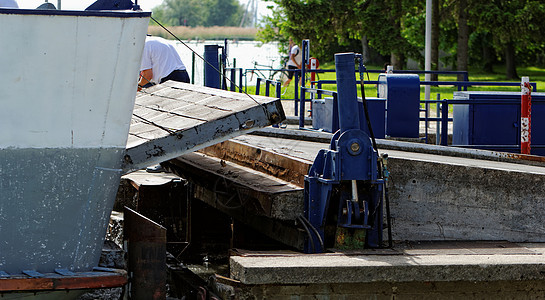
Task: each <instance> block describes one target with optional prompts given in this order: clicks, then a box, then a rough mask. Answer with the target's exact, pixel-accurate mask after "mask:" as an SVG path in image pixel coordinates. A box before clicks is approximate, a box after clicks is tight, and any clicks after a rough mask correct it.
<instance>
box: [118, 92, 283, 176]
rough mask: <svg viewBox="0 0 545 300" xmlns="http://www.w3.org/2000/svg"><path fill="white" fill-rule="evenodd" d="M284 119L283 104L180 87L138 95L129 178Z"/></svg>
mask: <svg viewBox="0 0 545 300" xmlns="http://www.w3.org/2000/svg"><path fill="white" fill-rule="evenodd" d="M284 119H285V115H284V111H283V109H282V104H281V103H280V100H279V99H275V98H269V97H263V96H251V97H250V96H248V95H245V94H241V93H234V92H228V91H223V90H218V89H212V88H207V87H200V86H195V85H191V84H185V83H180V82H172V81H171V82H166V83H163V84H160V85H156V86H153V87H151V88H148V89H145V90H144V91H142V92H139V93H138V95H137V97H136V103H135V107H134V111H133V118H132V120H131V127H130V132H129V138H128V141H127V150H126V155H125V160H124V162H123V171H124V173H129V172H132V171H135V170H138V169H142V168H145V167H147V166H150V165H153V164H157V163H160V162H163V161H166V160H169V159H172V158H175V157H178V156H180V155H182V154H185V153H188V152H192V151H196V150H199V149H202V148H204V147H207V146H210V145H213V144H216V143H219V142H222V141H225V140H227V139H230V138H233V137H236V136H239V135H242V134H245V133H249V132H252V131H254V130H256V129H259V128H262V127H265V126H268V125H271V124H276V123H279V122H281V121H282V120H284Z"/></svg>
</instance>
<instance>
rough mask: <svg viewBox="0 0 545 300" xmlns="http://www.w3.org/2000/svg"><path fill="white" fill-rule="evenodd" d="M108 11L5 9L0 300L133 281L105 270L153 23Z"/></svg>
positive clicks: (1, 15) (0, 12)
mask: <svg viewBox="0 0 545 300" xmlns="http://www.w3.org/2000/svg"><path fill="white" fill-rule="evenodd" d="M99 2H108V1H97V3H99ZM111 2H112V3H113V4H112V7H114V6H115V8H121V10H110V8H105V9H108V10H105V9H100V6H99V7H97V6H96V5H95V7H94V9H93V10H85V11H65V10H45V9H11V8H0V28H2V30H0V40H2V41H3V47H2V50H1V52H0V53H1V55H0V65H1V66H2V67H3V69H4V71H3V72H2V73H1V74H0V81H1V82H2V84H3V87H2V89H1V90H0V103H1V105H2V108H1V109H0V128H2V130H1V131H0V293H1V294H2V297H7V299H9V298H10V296H11V297H22V296H30V297H42V298H48V297H49V298H51V299H60V298H74V297H77V296H78V295H79V293H81V292H80V291H79V289H81V288H86V287H92V285H93V284H89V283H88V281H89V280H88V279H89V278H90V277H93V276H94V277H93V278H95V280H94V281H93V282H94V284H95V285H99V286H100V287H107V286H108V285H117V286H121V285H122V284H124V282H126V274H124V275H123V274H120V273H115V272H113V273H112V274H113V275H111V276H110V277H108V276H109V275H108V274H106V275H104V274H103V273H101V272H97V269H96V267H97V265H98V262H99V258H100V255H101V249H102V246H103V242H104V237H105V233H106V228H107V224H108V222H109V218H110V213H111V211H112V208H113V204H114V201H115V197H116V192H117V189H118V185H119V180H120V177H121V175H122V169H121V164H122V158H123V154H124V151H125V146H126V143H127V138H128V132H129V126H130V121H131V116H132V111H133V107H134V100H135V95H136V92H137V78H138V73H139V67H140V60H141V55H142V50H143V46H144V41H145V37H146V32H147V27H148V23H149V17H150V15H151V13H150V12H143V11H140V10H132V9H125V8H126V7H120V6H119V5H118V4H119V2H120V1H111ZM114 2H115V3H114ZM129 2H130V1H129ZM125 3H126V2H125ZM95 4H96V3H95ZM131 4H132V3H131ZM103 271H104V270H103ZM105 271H111V270H105ZM106 273H108V272H106ZM112 276H113V277H112ZM97 278H98V279H97ZM100 278H102V279H100ZM123 278H125V279H123ZM85 282H87V283H85ZM108 282H109V283H108ZM56 289H57V290H58V289H61V290H62V291H61V292H56V294H55V293H51V291H54V290H56ZM69 290H73V292H72V293H67V291H69ZM28 291H31V292H30V293H27V294H25V292H28Z"/></svg>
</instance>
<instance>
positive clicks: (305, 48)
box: [295, 40, 309, 128]
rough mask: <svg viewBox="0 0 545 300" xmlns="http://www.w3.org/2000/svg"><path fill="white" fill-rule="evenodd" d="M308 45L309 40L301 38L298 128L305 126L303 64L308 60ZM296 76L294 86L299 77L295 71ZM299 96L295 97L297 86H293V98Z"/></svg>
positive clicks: (296, 84) (297, 82)
mask: <svg viewBox="0 0 545 300" xmlns="http://www.w3.org/2000/svg"><path fill="white" fill-rule="evenodd" d="M308 47H309V40H303V43H302V49H301V51H302V53H301V54H302V55H301V57H302V59H301V79H300V81H301V86H300V89H301V102H300V103H299V113H300V115H299V128H304V127H305V98H306V97H305V96H306V95H305V91H304V88H305V65H306V64H307V62H308ZM295 74H296V76H295V86H298V84H299V78H297V77H298V76H297V72H296V73H295ZM297 98H299V97H297V88H295V99H297ZM296 101H297V100H296Z"/></svg>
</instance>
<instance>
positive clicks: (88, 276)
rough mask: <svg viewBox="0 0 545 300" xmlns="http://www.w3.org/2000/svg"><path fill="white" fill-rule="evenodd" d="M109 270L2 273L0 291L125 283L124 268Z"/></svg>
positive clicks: (56, 288)
mask: <svg viewBox="0 0 545 300" xmlns="http://www.w3.org/2000/svg"><path fill="white" fill-rule="evenodd" d="M109 270H111V271H110V272H101V271H99V272H73V275H61V274H57V273H45V274H41V275H42V277H32V278H30V277H29V276H27V275H22V274H17V275H7V276H6V275H3V276H2V277H1V278H0V292H20V291H27V292H29V291H48V290H50V291H54V290H77V289H98V288H114V287H120V286H123V285H125V284H126V283H127V272H126V271H125V270H118V269H109Z"/></svg>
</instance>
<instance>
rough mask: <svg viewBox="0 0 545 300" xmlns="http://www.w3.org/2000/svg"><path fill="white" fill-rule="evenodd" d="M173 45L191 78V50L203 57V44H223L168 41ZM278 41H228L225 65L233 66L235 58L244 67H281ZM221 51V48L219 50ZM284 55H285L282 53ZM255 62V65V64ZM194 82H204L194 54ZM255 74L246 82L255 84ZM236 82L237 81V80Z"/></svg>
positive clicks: (202, 71)
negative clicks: (265, 42) (264, 42)
mask: <svg viewBox="0 0 545 300" xmlns="http://www.w3.org/2000/svg"><path fill="white" fill-rule="evenodd" d="M170 42H171V43H172V44H173V45H175V47H176V50H177V51H178V53H179V54H180V57H181V58H182V61H183V62H184V64H185V66H186V68H187V72H188V73H189V76H190V78H191V75H192V72H193V70H192V63H191V61H192V51H191V50H190V49H188V47H189V48H191V49H192V50H193V51H195V52H196V53H197V54H198V55H200V56H201V57H204V46H205V45H220V46H223V45H224V42H223V41H184V43H185V44H186V45H187V46H188V47H186V46H185V45H183V44H182V43H180V42H178V41H170ZM278 48H279V43H267V44H263V43H261V42H257V41H228V46H227V51H228V53H227V55H228V56H227V58H228V62H227V66H228V67H233V59H236V67H237V68H243V69H244V70H246V69H253V68H259V69H267V68H274V69H281V68H283V66H282V63H281V56H282V55H283V54H282V53H279V50H278ZM220 53H221V50H220ZM284 56H285V55H284ZM256 63H257V66H256V65H255V64H256ZM194 72H195V77H194V78H195V82H193V83H194V84H196V85H203V83H204V62H203V60H202V59H200V58H199V57H198V56H195V69H194ZM264 75H265V76H268V75H269V74H268V72H264ZM255 78H256V76H253V78H252V81H250V78H248V82H247V84H249V85H252V84H255ZM237 83H238V81H237Z"/></svg>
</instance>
